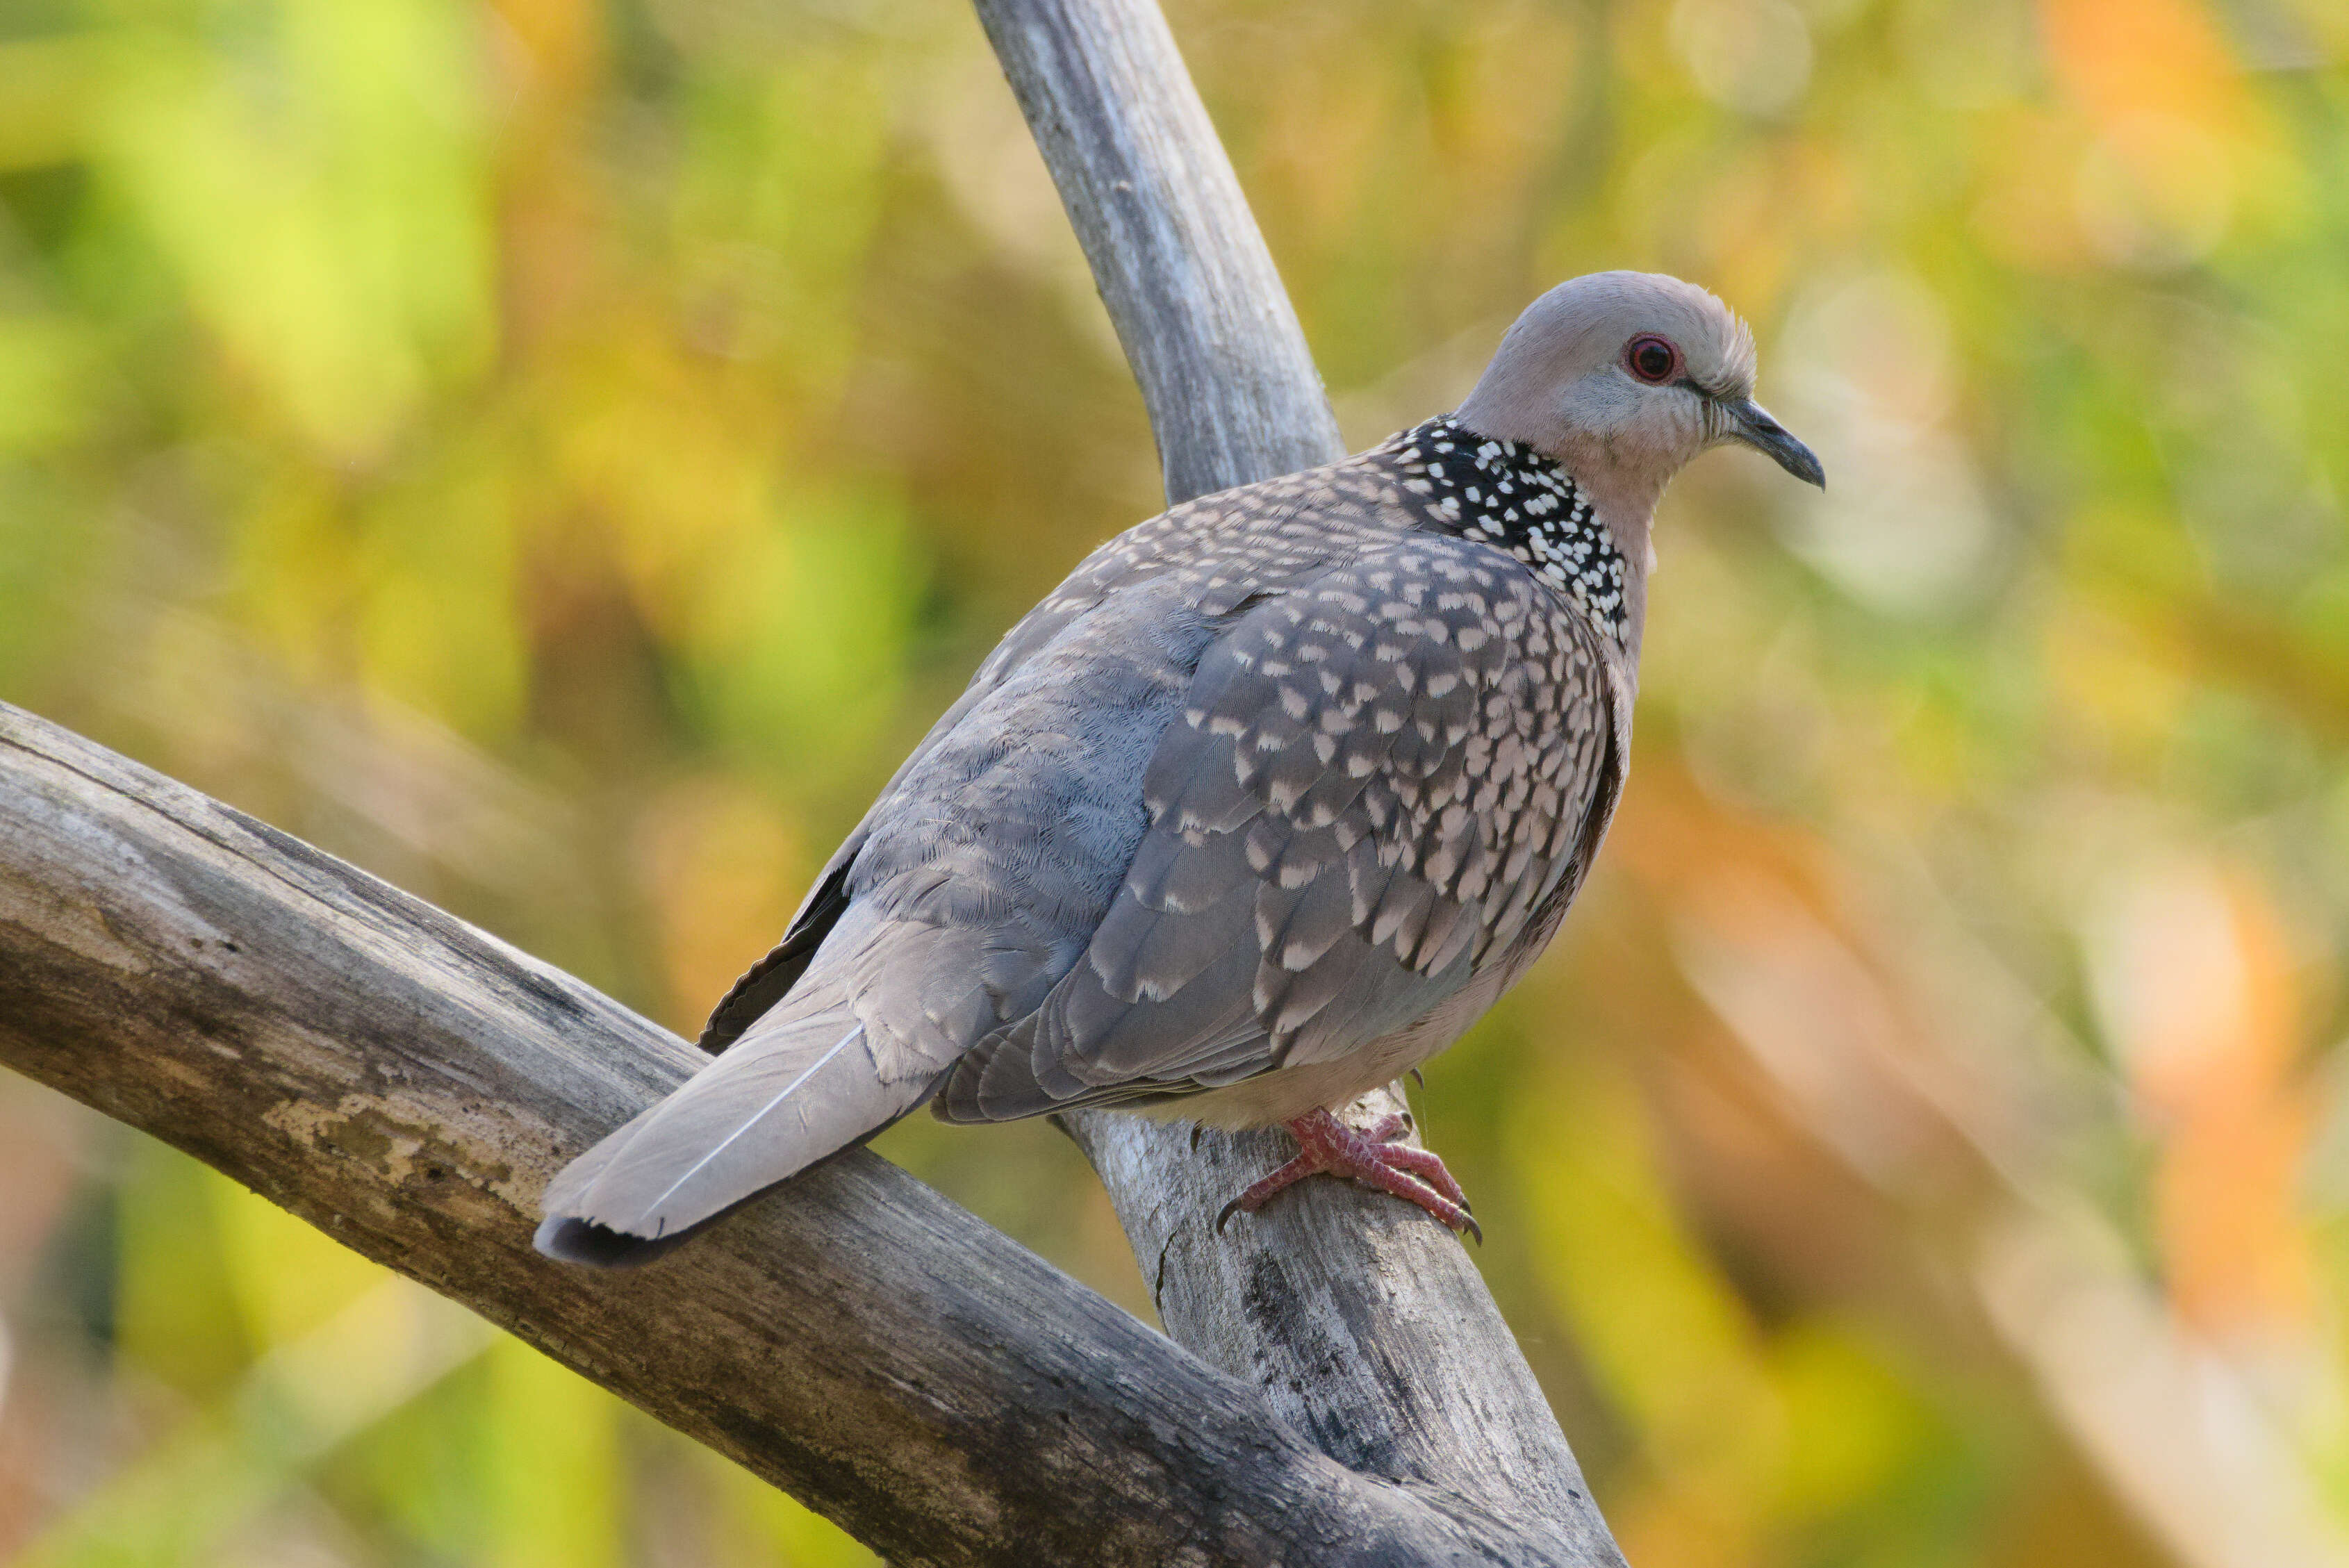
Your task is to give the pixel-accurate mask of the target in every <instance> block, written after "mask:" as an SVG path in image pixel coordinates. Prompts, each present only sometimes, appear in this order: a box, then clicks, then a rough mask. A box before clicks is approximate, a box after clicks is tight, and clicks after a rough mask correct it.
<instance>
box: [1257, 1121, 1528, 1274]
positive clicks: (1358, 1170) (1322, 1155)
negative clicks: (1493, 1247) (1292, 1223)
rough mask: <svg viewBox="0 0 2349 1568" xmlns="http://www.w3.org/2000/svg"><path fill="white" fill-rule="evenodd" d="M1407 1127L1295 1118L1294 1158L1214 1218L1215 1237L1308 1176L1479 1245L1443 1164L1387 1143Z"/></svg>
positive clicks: (1479, 1233)
mask: <svg viewBox="0 0 2349 1568" xmlns="http://www.w3.org/2000/svg"><path fill="white" fill-rule="evenodd" d="M1410 1127H1411V1118H1410V1116H1409V1115H1408V1114H1397V1115H1394V1116H1389V1117H1386V1118H1384V1119H1381V1120H1380V1121H1378V1122H1377V1123H1375V1124H1374V1125H1372V1126H1371V1127H1370V1128H1368V1129H1366V1130H1362V1131H1359V1132H1358V1131H1356V1130H1354V1129H1352V1128H1350V1127H1348V1126H1347V1125H1346V1124H1345V1123H1344V1122H1342V1121H1340V1120H1339V1119H1337V1118H1336V1117H1334V1116H1332V1115H1330V1113H1329V1112H1328V1111H1326V1110H1317V1111H1314V1112H1312V1113H1311V1114H1309V1115H1306V1116H1300V1117H1299V1118H1298V1119H1296V1120H1294V1121H1292V1122H1290V1123H1289V1124H1288V1130H1289V1131H1290V1133H1292V1134H1293V1135H1294V1136H1295V1137H1296V1139H1297V1146H1298V1154H1297V1158H1296V1159H1294V1160H1291V1161H1289V1162H1288V1164H1286V1165H1283V1166H1282V1167H1281V1168H1280V1169H1279V1170H1278V1171H1274V1172H1273V1173H1272V1174H1271V1175H1269V1176H1268V1177H1266V1178H1265V1179H1264V1180H1263V1181H1258V1182H1257V1183H1256V1184H1255V1185H1254V1186H1252V1187H1250V1188H1249V1189H1248V1190H1247V1191H1245V1192H1242V1193H1241V1194H1240V1195H1239V1196H1238V1197H1237V1198H1235V1199H1233V1200H1232V1201H1231V1202H1228V1203H1226V1204H1225V1205H1224V1208H1223V1212H1221V1213H1219V1214H1217V1215H1216V1230H1217V1231H1219V1232H1220V1231H1221V1230H1222V1229H1223V1228H1224V1222H1225V1221H1226V1220H1228V1219H1230V1218H1231V1217H1232V1215H1234V1214H1235V1213H1240V1212H1246V1213H1250V1214H1253V1213H1255V1212H1257V1210H1258V1209H1261V1208H1263V1207H1264V1206H1265V1204H1267V1203H1268V1202H1271V1201H1272V1199H1273V1198H1274V1196H1275V1195H1277V1194H1278V1193H1280V1192H1282V1191H1286V1190H1287V1189H1288V1188H1290V1187H1293V1186H1295V1185H1296V1184H1297V1183H1298V1182H1299V1181H1303V1180H1304V1179H1305V1178H1306V1177H1308V1176H1312V1175H1317V1174H1326V1175H1330V1176H1342V1177H1345V1178H1346V1179H1347V1180H1349V1181H1359V1182H1361V1184H1362V1185H1363V1186H1365V1187H1372V1188H1376V1189H1377V1190H1378V1191H1381V1192H1385V1193H1388V1194H1390V1195H1392V1196H1393V1197H1397V1198H1401V1199H1402V1200H1403V1201H1404V1202H1409V1203H1416V1204H1418V1205H1419V1206H1420V1207H1421V1208H1423V1209H1424V1210H1426V1211H1427V1212H1429V1213H1431V1214H1433V1215H1434V1216H1435V1217H1436V1218H1437V1219H1439V1220H1441V1221H1443V1222H1444V1224H1446V1225H1447V1226H1449V1227H1450V1228H1452V1229H1453V1230H1454V1231H1459V1232H1464V1233H1467V1234H1469V1235H1473V1236H1475V1238H1476V1240H1477V1241H1479V1242H1482V1241H1483V1240H1484V1239H1485V1233H1484V1231H1483V1230H1482V1229H1481V1228H1480V1227H1479V1226H1478V1225H1477V1223H1476V1217H1475V1215H1474V1214H1472V1213H1470V1212H1468V1197H1467V1194H1466V1193H1464V1192H1463V1191H1461V1190H1460V1183H1459V1182H1457V1181H1454V1180H1453V1179H1452V1172H1451V1171H1446V1170H1445V1169H1444V1161H1442V1160H1440V1159H1438V1158H1437V1157H1436V1156H1435V1155H1433V1154H1432V1153H1430V1152H1428V1151H1427V1150H1424V1149H1413V1148H1410V1147H1408V1146H1406V1145H1403V1144H1399V1143H1394V1142H1391V1141H1390V1140H1392V1139H1393V1138H1395V1137H1397V1136H1399V1135H1401V1134H1402V1133H1403V1132H1405V1131H1408V1130H1410Z"/></svg>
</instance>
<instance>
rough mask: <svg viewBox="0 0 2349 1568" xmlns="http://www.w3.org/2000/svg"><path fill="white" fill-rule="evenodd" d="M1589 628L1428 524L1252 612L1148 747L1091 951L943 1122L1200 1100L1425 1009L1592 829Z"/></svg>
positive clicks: (1593, 706)
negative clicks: (1119, 866)
mask: <svg viewBox="0 0 2349 1568" xmlns="http://www.w3.org/2000/svg"><path fill="white" fill-rule="evenodd" d="M1593 635H1594V634H1593V633H1591V632H1590V631H1589V629H1588V626H1587V625H1586V624H1584V623H1583V622H1581V621H1580V620H1579V619H1578V617H1577V616H1575V615H1574V614H1572V613H1571V612H1570V611H1568V609H1566V607H1565V606H1564V605H1563V604H1562V603H1560V602H1559V601H1558V600H1557V598H1556V597H1555V596H1553V595H1552V594H1551V593H1549V592H1548V591H1547V589H1544V588H1542V587H1541V586H1539V585H1538V584H1537V583H1535V582H1534V581H1533V580H1532V578H1531V577H1530V576H1529V575H1528V574H1527V573H1525V572H1524V571H1523V570H1521V569H1520V568H1518V567H1517V566H1516V563H1515V562H1509V561H1507V560H1506V558H1503V557H1501V556H1499V555H1498V554H1497V552H1491V551H1489V550H1487V549H1486V548H1485V547H1484V546H1481V545H1475V544H1470V543H1466V542H1462V541H1458V540H1452V539H1445V538H1440V537H1436V536H1431V535H1410V536H1406V537H1405V538H1403V539H1402V540H1399V541H1397V542H1394V543H1392V544H1390V545H1385V546H1383V547H1381V548H1378V549H1375V550H1372V551H1371V552H1366V553H1365V554H1364V555H1363V556H1362V557H1361V559H1360V560H1358V561H1356V562H1352V563H1350V564H1347V565H1343V566H1339V567H1332V568H1329V569H1326V570H1325V571H1324V572H1322V573H1320V574H1319V575H1317V576H1315V577H1313V578H1311V579H1309V580H1308V581H1306V582H1303V583H1299V584H1298V585H1296V586H1295V587H1294V588H1293V589H1292V590H1291V591H1289V592H1287V593H1279V594H1278V595H1274V596H1270V597H1268V598H1266V599H1265V600H1264V601H1262V602H1261V603H1255V604H1253V605H1251V606H1248V607H1247V608H1245V609H1244V611H1243V612H1242V613H1241V614H1239V615H1238V616H1237V618H1236V619H1235V620H1234V621H1233V622H1232V623H1231V624H1229V625H1228V626H1227V628H1226V630H1225V631H1224V633H1223V634H1222V635H1221V636H1220V637H1218V638H1217V639H1216V641H1215V642H1214V643H1213V644H1211V645H1209V646H1208V647H1207V648H1206V650H1205V652H1204V653H1203V654H1202V655H1201V657H1200V659H1199V663H1198V666H1197V670H1196V673H1195V676H1194V677H1193V680H1192V682H1191V686H1190V688H1189V691H1188V692H1187V694H1186V696H1185V704H1184V709H1183V713H1182V715H1181V717H1180V719H1179V720H1178V721H1176V722H1174V723H1172V724H1170V725H1169V726H1168V727H1167V729H1166V731H1165V733H1164V736H1163V737H1162V738H1161V739H1160V741H1159V744H1158V746H1157V748H1156V750H1155V752H1154V755H1153V756H1152V758H1151V759H1150V762H1149V766H1148V768H1147V769H1146V771H1145V773H1144V776H1143V805H1144V809H1145V811H1146V814H1147V826H1146V828H1145V830H1144V831H1143V836H1142V839H1141V841H1140V844H1139V846H1138V848H1137V849H1136V851H1135V853H1134V855H1133V861H1132V863H1131V864H1130V866H1129V867H1128V869H1127V872H1126V875H1125V878H1124V882H1123V885H1122V886H1121V887H1120V888H1119V890H1118V892H1117V895H1116V896H1115V898H1114V899H1113V900H1112V903H1111V905H1110V908H1109V910H1108V913H1107V914H1106V915H1105V917H1104V918H1103V919H1102V922H1101V924H1100V925H1099V927H1098V928H1097V929H1096V930H1095V931H1094V933H1093V934H1092V940H1091V942H1090V944H1088V947H1087V949H1086V952H1085V954H1084V957H1083V958H1082V960H1081V961H1080V962H1079V963H1077V964H1076V965H1074V966H1073V967H1072V968H1071V971H1070V972H1069V973H1068V974H1067V975H1065V976H1063V977H1062V978H1061V981H1060V982H1059V983H1058V984H1057V985H1055V986H1054V988H1053V990H1052V991H1051V993H1050V995H1049V996H1048V997H1047V998H1046V999H1045V1001H1044V1004H1043V1006H1041V1007H1040V1008H1039V1009H1038V1010H1037V1012H1036V1013H1035V1015H1034V1016H1031V1017H1030V1018H1027V1019H1023V1020H1021V1021H1019V1023H1017V1024H1016V1025H1014V1026H1010V1027H1009V1028H1008V1029H1006V1030H1004V1031H1002V1032H1000V1033H999V1034H998V1035H996V1036H993V1037H990V1038H988V1040H986V1041H983V1042H982V1043H981V1044H980V1045H979V1046H978V1047H976V1048H975V1049H973V1050H972V1051H971V1052H970V1053H968V1055H967V1056H966V1057H963V1059H962V1060H961V1062H960V1063H958V1064H957V1067H956V1068H955V1069H954V1071H953V1072H952V1073H951V1074H950V1075H949V1077H948V1078H947V1084H946V1087H945V1088H944V1089H943V1091H942V1093H941V1095H940V1098H939V1100H938V1109H939V1111H940V1114H942V1115H944V1116H946V1117H947V1118H948V1119H957V1120H999V1119H1009V1118H1012V1117H1019V1116H1029V1115H1034V1114H1037V1113H1039V1112H1040V1111H1048V1110H1052V1109H1064V1108H1067V1107H1071V1106H1074V1105H1081V1104H1098V1103H1109V1102H1114V1101H1118V1100H1135V1099H1158V1098H1165V1097H1169V1096H1173V1095H1180V1094H1185V1093H1190V1092H1195V1091H1197V1090H1199V1089H1203V1088H1215V1087H1219V1086H1221V1085H1225V1084H1228V1083H1233V1082H1237V1081H1238V1080H1240V1079H1242V1078H1249V1077H1252V1076H1254V1075H1256V1074H1257V1073H1260V1072H1264V1071H1267V1070H1269V1069H1271V1068H1276V1067H1279V1066H1284V1065H1303V1064H1306V1063H1310V1062H1317V1061H1324V1060H1330V1059H1334V1058H1336V1057H1341V1056H1344V1055H1346V1054H1348V1053H1350V1052H1351V1051H1354V1050H1356V1049H1359V1048H1361V1047H1363V1046H1365V1045H1367V1044H1368V1043H1369V1042H1371V1041H1372V1040H1374V1039H1377V1038H1379V1037H1381V1036H1384V1035H1386V1034H1389V1033H1392V1032H1393V1031H1394V1030H1396V1029H1399V1028H1401V1027H1402V1026H1405V1025H1407V1024H1409V1023H1411V1022H1413V1020H1415V1019H1417V1018H1419V1017H1421V1016H1424V1015H1425V1014H1426V1013H1428V1012H1429V1011H1430V1010H1432V1009H1433V1007H1434V1006H1436V1005H1437V1004H1438V1003H1440V1002H1441V1001H1442V1000H1443V999H1444V997H1446V996H1448V995H1451V994H1452V993H1453V992H1454V991H1456V990H1457V989H1459V988H1460V986H1462V985H1464V984H1465V983H1466V982H1467V980H1468V978H1469V977H1470V975H1473V974H1475V973H1476V972H1477V971H1478V970H1480V969H1481V968H1483V967H1485V965H1486V964H1487V962H1488V961H1491V960H1495V957H1496V955H1499V954H1506V953H1507V952H1508V951H1509V950H1510V948H1511V946H1512V944H1514V943H1516V941H1517V940H1518V939H1519V938H1520V937H1521V936H1523V935H1524V934H1526V930H1527V928H1528V925H1529V923H1531V922H1532V920H1533V918H1534V916H1535V914H1536V912H1537V910H1538V909H1540V908H1541V907H1542V906H1543V905H1544V903H1545V901H1546V900H1547V898H1548V897H1549V896H1550V895H1551V893H1552V892H1555V891H1556V890H1557V888H1558V886H1559V884H1560V882H1561V881H1562V880H1563V879H1564V878H1565V876H1566V875H1567V872H1568V868H1569V864H1570V862H1571V861H1573V860H1574V858H1575V856H1576V854H1577V853H1578V850H1579V849H1580V847H1581V845H1582V842H1583V837H1584V832H1583V830H1584V828H1585V824H1586V821H1587V820H1588V817H1589V815H1590V810H1591V807H1592V805H1593V802H1594V800H1595V799H1597V797H1598V795H1599V784H1600V778H1601V774H1602V771H1603V768H1604V765H1605V764H1604V759H1605V758H1606V756H1607V754H1608V747H1609V727H1610V719H1609V694H1608V687H1607V677H1606V675H1605V672H1604V668H1603V665H1602V661H1601V659H1600V657H1599V653H1598V650H1597V648H1596V646H1595V645H1593V643H1592V640H1591V639H1592V637H1593Z"/></svg>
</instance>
